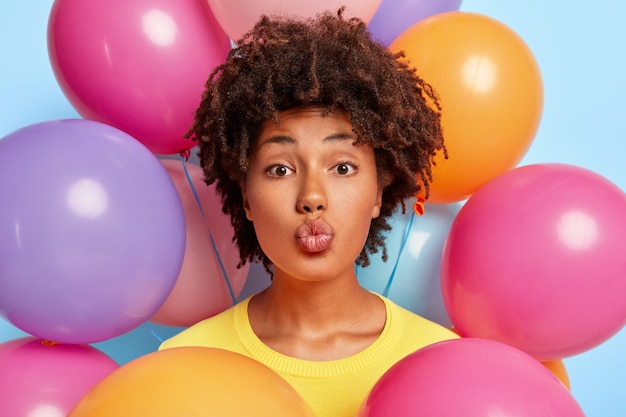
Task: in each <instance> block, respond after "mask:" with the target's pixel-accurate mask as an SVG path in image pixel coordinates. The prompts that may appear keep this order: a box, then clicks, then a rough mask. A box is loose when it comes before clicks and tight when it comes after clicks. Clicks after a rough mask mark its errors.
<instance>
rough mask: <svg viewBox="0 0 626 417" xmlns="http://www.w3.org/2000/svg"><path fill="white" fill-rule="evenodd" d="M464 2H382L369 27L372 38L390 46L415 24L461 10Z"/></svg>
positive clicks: (421, 0)
mask: <svg viewBox="0 0 626 417" xmlns="http://www.w3.org/2000/svg"><path fill="white" fill-rule="evenodd" d="M462 2H463V1H462V0H382V2H381V3H380V7H379V8H378V10H377V11H376V14H375V15H374V18H373V19H372V21H371V22H370V23H369V25H367V28H368V29H369V31H370V32H371V33H372V36H373V37H374V38H375V39H377V40H378V41H379V42H382V43H383V45H386V46H389V45H390V44H391V42H393V40H394V39H395V38H397V37H398V35H400V34H401V33H402V32H404V31H405V30H407V29H408V28H410V27H411V26H413V24H415V23H417V22H419V21H421V20H423V19H425V18H427V17H430V16H433V15H436V14H439V13H445V12H451V11H456V10H459V8H460V7H461V3H462Z"/></svg>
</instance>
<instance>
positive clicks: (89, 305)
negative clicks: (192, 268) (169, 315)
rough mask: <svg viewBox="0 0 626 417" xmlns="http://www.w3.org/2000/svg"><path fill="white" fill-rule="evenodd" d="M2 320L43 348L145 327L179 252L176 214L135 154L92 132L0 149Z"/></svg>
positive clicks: (144, 159) (140, 152) (94, 126)
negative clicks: (51, 343) (40, 342)
mask: <svg viewBox="0 0 626 417" xmlns="http://www.w3.org/2000/svg"><path fill="white" fill-rule="evenodd" d="M0 200H1V201H2V204H0V314H1V315H3V316H4V317H6V318H7V319H8V320H9V321H10V322H11V323H12V324H14V325H15V326H16V327H18V328H20V329H21V330H23V331H25V332H27V333H29V334H32V335H35V336H38V337H40V338H42V339H48V340H54V341H56V342H64V343H92V342H98V341H102V340H106V339H110V338H112V337H115V336H118V335H121V334H123V333H125V332H127V331H129V330H131V329H133V328H135V327H137V326H138V325H140V324H141V323H143V322H144V321H145V320H147V319H148V318H149V317H150V316H152V314H153V313H154V312H155V311H156V310H157V309H158V307H159V306H160V305H161V304H162V303H163V301H164V300H165V298H166V297H167V295H168V293H169V291H170V290H171V289H172V287H173V286H174V283H175V280H176V277H177V275H178V272H179V270H180V267H181V264H182V260H183V255H184V250H185V220H184V214H183V209H182V204H181V202H180V199H179V197H178V193H177V191H176V188H175V187H174V184H173V183H172V180H171V179H170V177H169V175H168V174H167V172H166V171H165V169H164V168H163V166H162V165H161V163H160V162H159V160H158V159H157V158H156V156H155V155H154V154H152V153H151V152H150V151H149V150H148V149H147V148H146V147H145V146H143V145H142V144H141V143H139V142H138V141H137V140H135V139H133V138H132V137H131V136H129V135H127V134H126V133H124V132H122V131H120V130H118V129H116V128H114V127H111V126H108V125H105V124H102V123H99V122H94V121H89V120H81V119H76V120H73V119H70V120H61V121H50V122H43V123H39V124H34V125H31V126H27V127H24V128H22V129H19V130H17V131H16V132H14V133H12V134H9V135H8V136H6V137H4V138H3V139H2V140H0Z"/></svg>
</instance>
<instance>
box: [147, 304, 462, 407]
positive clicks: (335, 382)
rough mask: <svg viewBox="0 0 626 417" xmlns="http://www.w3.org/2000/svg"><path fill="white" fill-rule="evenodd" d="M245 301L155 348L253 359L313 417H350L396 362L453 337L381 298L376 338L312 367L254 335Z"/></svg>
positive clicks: (310, 364)
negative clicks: (200, 349) (216, 351)
mask: <svg viewBox="0 0 626 417" xmlns="http://www.w3.org/2000/svg"><path fill="white" fill-rule="evenodd" d="M250 298H251V297H249V298H247V299H245V300H243V301H242V302H240V303H239V304H237V305H236V306H234V307H232V308H230V309H228V310H226V311H224V312H223V313H221V314H218V315H217V316H215V317H211V318H209V319H206V320H204V321H201V322H200V323H198V324H196V325H194V326H192V327H190V328H188V329H186V330H184V331H182V332H181V333H179V334H177V335H176V336H174V337H172V338H170V339H168V340H166V341H165V342H163V343H162V344H161V346H160V348H159V350H161V349H168V348H173V347H179V346H205V347H214V348H221V349H226V350H230V351H233V352H237V353H241V354H243V355H245V356H248V357H251V358H253V359H256V360H257V361H259V362H261V363H262V364H264V365H266V366H268V367H269V368H271V369H273V370H274V371H276V372H278V373H279V374H280V375H281V376H282V377H283V378H285V379H286V380H287V381H288V382H289V383H290V384H291V385H292V386H293V387H294V388H295V389H296V390H297V391H298V392H299V393H300V395H301V396H302V398H303V399H304V400H305V401H306V402H307V403H308V404H309V405H310V406H311V408H313V410H314V411H315V415H316V416H318V417H354V416H355V415H356V413H357V411H358V408H359V406H360V405H361V403H362V402H363V400H364V399H365V397H366V396H367V395H368V393H369V391H370V390H371V389H372V387H373V386H374V384H375V383H376V381H378V379H380V377H381V376H382V375H383V374H384V373H385V371H387V369H389V368H390V367H391V366H392V365H393V364H395V363H396V362H397V361H398V360H400V359H402V358H403V357H405V356H406V355H408V354H410V353H412V352H414V351H416V350H418V349H420V348H421V347H424V346H426V345H429V344H432V343H435V342H438V341H441V340H446V339H453V338H456V337H458V336H457V335H456V334H455V333H454V332H452V331H451V330H448V329H446V328H444V327H443V326H441V325H439V324H436V323H433V322H431V321H429V320H427V319H425V318H423V317H420V316H417V315H415V314H414V313H412V312H410V311H408V310H405V309H403V308H402V307H400V306H398V305H396V304H394V303H393V302H391V301H390V300H388V299H386V298H384V297H382V296H381V297H380V298H381V299H382V300H383V301H384V303H385V306H386V309H387V321H386V323H385V327H384V329H383V331H382V333H381V335H380V336H379V337H378V339H377V340H376V341H375V342H374V343H373V344H372V345H370V346H369V347H367V348H366V349H365V350H363V351H362V352H360V353H358V354H356V355H353V356H350V357H348V358H345V359H339V360H334V361H327V362H314V361H306V360H301V359H295V358H292V357H289V356H285V355H283V354H280V353H278V352H276V351H274V350H272V349H271V348H269V347H268V346H266V345H264V344H263V342H261V340H259V338H258V337H257V336H256V335H255V334H254V332H253V331H252V328H251V327H250V322H249V321H248V303H249V301H250Z"/></svg>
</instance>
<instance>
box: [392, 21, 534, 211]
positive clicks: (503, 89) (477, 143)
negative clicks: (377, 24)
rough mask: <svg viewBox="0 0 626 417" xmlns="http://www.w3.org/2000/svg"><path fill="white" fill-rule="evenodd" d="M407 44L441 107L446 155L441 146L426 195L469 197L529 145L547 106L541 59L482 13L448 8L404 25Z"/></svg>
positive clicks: (395, 46)
mask: <svg viewBox="0 0 626 417" xmlns="http://www.w3.org/2000/svg"><path fill="white" fill-rule="evenodd" d="M389 48H390V49H391V50H393V51H399V50H404V51H405V52H406V55H407V57H408V59H409V60H410V64H411V65H414V66H415V67H416V68H417V71H418V74H419V75H420V76H421V77H422V78H423V79H424V80H425V81H426V82H428V83H429V84H431V85H432V86H433V88H434V89H435V90H436V92H437V93H438V95H439V97H440V104H441V106H442V119H441V124H442V127H443V135H444V140H445V144H446V147H447V150H448V154H449V159H444V157H443V154H442V153H439V154H438V155H437V156H436V157H435V160H436V163H437V165H436V166H435V167H434V169H433V182H432V184H431V188H430V197H429V200H428V201H430V202H432V203H450V202H455V201H461V200H465V199H466V198H467V197H469V196H470V195H471V194H472V193H474V192H475V191H476V190H477V189H478V188H479V187H481V186H482V185H483V184H485V183H486V182H487V181H489V180H490V179H492V178H494V177H496V176H498V175H499V174H501V173H503V172H505V171H507V170H509V169H511V168H513V167H515V166H516V165H517V164H518V163H519V162H520V160H521V159H522V158H523V156H524V155H525V154H526V152H527V151H528V148H529V147H530V145H531V144H532V142H533V140H534V137H535V134H536V133H537V129H538V127H539V122H540V119H541V113H542V110H543V84H542V80H541V73H540V70H539V66H538V65H537V62H536V60H535V57H534V56H533V54H532V51H531V50H530V49H529V48H528V46H527V45H526V43H525V42H524V41H523V39H521V38H520V37H519V35H517V34H516V33H515V32H514V31H513V30H511V29H510V28H509V27H507V26H506V25H504V24H503V23H501V22H499V21H497V20H495V19H493V18H491V17H488V16H484V15H481V14H477V13H468V12H459V11H457V12H447V13H441V14H437V15H434V16H431V17H429V18H427V19H425V20H422V21H420V22H418V23H416V24H415V25H413V26H411V27H410V28H409V29H407V30H406V31H404V32H402V34H400V35H399V36H398V37H397V38H396V39H395V40H394V41H393V43H392V44H391V45H390V46H389Z"/></svg>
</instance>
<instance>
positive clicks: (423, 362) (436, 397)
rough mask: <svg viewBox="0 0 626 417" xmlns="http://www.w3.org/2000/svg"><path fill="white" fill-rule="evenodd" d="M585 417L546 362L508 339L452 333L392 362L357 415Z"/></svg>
mask: <svg viewBox="0 0 626 417" xmlns="http://www.w3.org/2000/svg"><path fill="white" fill-rule="evenodd" d="M383 416H385V417H386V416H394V417H429V416H437V417H458V416H472V417H493V416H503V417H504V416H506V417H536V416H551V417H584V413H583V411H582V410H581V408H580V406H579V405H578V403H577V402H576V400H575V399H574V397H573V396H572V394H571V393H570V392H569V390H568V389H567V388H566V387H565V386H564V385H563V384H561V382H560V381H559V380H558V379H557V378H556V377H555V376H554V375H553V374H552V373H551V372H550V371H549V370H548V369H546V368H545V367H544V366H543V365H542V364H541V363H539V362H538V361H536V360H535V359H533V358H532V357H531V356H529V355H527V354H525V353H524V352H522V351H520V350H518V349H515V348H513V347H512V346H508V345H505V344H503V343H499V342H495V341H491V340H483V339H472V338H468V339H452V340H447V341H443V342H439V343H435V344H433V345H430V346H426V347H424V348H422V349H420V350H418V351H417V352H415V353H412V354H411V355H409V356H407V357H405V358H404V359H402V360H400V361H399V362H397V363H396V364H395V365H394V366H393V367H391V368H390V369H389V370H388V371H387V372H386V373H385V374H384V375H383V376H382V377H381V378H380V380H379V381H378V382H377V383H376V384H375V385H374V387H373V388H372V391H371V392H370V394H369V396H368V397H367V399H366V400H365V401H364V402H363V404H362V406H361V409H360V410H359V413H358V414H357V417H383Z"/></svg>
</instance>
